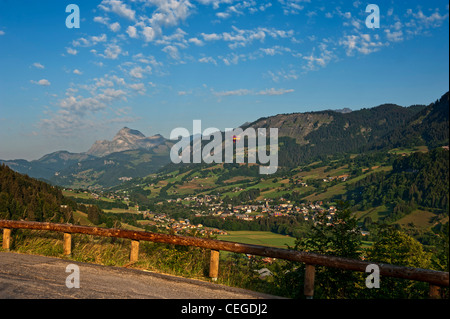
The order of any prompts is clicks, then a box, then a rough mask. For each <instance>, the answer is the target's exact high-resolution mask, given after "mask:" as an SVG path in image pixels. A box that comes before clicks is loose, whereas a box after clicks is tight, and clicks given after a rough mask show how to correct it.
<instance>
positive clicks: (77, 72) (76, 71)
mask: <svg viewBox="0 0 450 319" xmlns="http://www.w3.org/2000/svg"><path fill="white" fill-rule="evenodd" d="M73 73H74V74H76V75H82V74H83V72H81V71H80V70H78V69H75V70H73Z"/></svg>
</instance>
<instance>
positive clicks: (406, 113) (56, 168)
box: [0, 92, 449, 188]
mask: <svg viewBox="0 0 450 319" xmlns="http://www.w3.org/2000/svg"><path fill="white" fill-rule="evenodd" d="M241 127H242V128H243V129H245V128H247V127H252V128H255V129H256V128H278V129H279V143H280V149H279V164H280V166H284V167H295V166H298V165H302V164H305V163H308V162H310V161H312V160H314V159H315V158H317V157H321V156H322V157H323V156H327V155H333V154H338V153H361V152H367V151H373V150H380V149H389V148H396V147H401V146H405V147H406V146H408V147H410V146H418V145H427V146H429V147H435V146H442V145H448V140H449V133H448V130H449V93H448V92H447V93H446V94H444V95H443V96H442V97H441V98H440V99H438V100H437V101H436V102H434V103H431V104H430V105H428V106H425V105H413V106H409V107H402V106H399V105H395V104H384V105H380V106H377V107H373V108H368V109H367V108H364V109H361V110H357V111H351V110H350V109H343V110H335V111H331V110H326V111H319V112H306V113H292V114H278V115H275V116H271V117H265V118H260V119H258V120H256V121H254V122H252V123H245V124H243V125H242V126H241ZM173 143H174V142H172V141H170V140H167V139H165V138H164V137H163V136H161V135H155V136H151V137H146V136H145V135H144V134H142V133H141V132H139V131H137V130H132V129H130V128H127V127H125V128H123V129H121V130H120V131H119V132H118V133H117V134H116V136H115V137H114V138H113V140H112V141H106V140H103V141H96V142H95V143H94V144H93V145H92V147H91V148H90V149H89V150H88V151H87V152H85V153H70V152H67V151H59V152H54V153H51V154H48V155H45V156H43V157H42V158H40V159H38V160H34V161H26V160H11V161H3V160H0V163H5V164H6V165H8V166H9V167H10V168H11V169H13V170H15V171H17V172H19V173H22V174H27V175H29V176H30V177H34V178H38V179H44V180H47V181H49V182H51V183H54V184H57V185H61V186H65V187H81V188H87V187H111V186H115V185H118V184H120V183H121V182H122V181H125V180H128V179H130V178H136V177H145V176H147V175H149V174H152V173H155V172H156V171H158V170H159V169H160V168H162V167H164V166H165V165H167V164H169V162H170V157H169V152H170V147H171V146H172V145H173Z"/></svg>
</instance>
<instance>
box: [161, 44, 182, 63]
mask: <svg viewBox="0 0 450 319" xmlns="http://www.w3.org/2000/svg"><path fill="white" fill-rule="evenodd" d="M162 50H163V51H164V52H166V53H167V54H168V55H169V56H170V57H171V58H172V59H174V60H179V59H180V52H179V51H178V48H177V47H175V46H173V45H168V46H166V47H165V48H164V49H162Z"/></svg>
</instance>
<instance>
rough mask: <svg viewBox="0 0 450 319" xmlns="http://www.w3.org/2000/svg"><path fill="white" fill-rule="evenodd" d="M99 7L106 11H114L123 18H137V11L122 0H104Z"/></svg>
mask: <svg viewBox="0 0 450 319" xmlns="http://www.w3.org/2000/svg"><path fill="white" fill-rule="evenodd" d="M99 8H100V9H102V10H104V11H106V12H114V13H115V14H117V15H119V16H121V17H123V18H126V19H129V20H135V15H136V12H135V11H134V10H132V9H130V8H129V7H128V6H127V5H126V4H124V3H122V1H120V0H103V1H102V2H101V4H100V5H99Z"/></svg>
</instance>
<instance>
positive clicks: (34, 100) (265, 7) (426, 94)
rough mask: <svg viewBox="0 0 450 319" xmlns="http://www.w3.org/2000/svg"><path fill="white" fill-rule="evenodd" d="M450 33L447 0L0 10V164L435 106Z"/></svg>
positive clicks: (11, 6) (106, 4)
mask: <svg viewBox="0 0 450 319" xmlns="http://www.w3.org/2000/svg"><path fill="white" fill-rule="evenodd" d="M71 3H75V4H77V5H78V7H79V9H80V28H72V29H69V28H67V27H66V18H67V16H68V15H69V14H70V13H66V6H67V5H68V4H71ZM369 3H373V4H377V5H378V7H379V9H380V28H378V29H369V28H367V26H366V22H365V21H366V18H367V16H368V15H369V13H366V6H367V5H368V4H369ZM448 22H449V8H448V2H447V1H442V0H440V1H414V0H408V1H371V2H365V1H359V0H356V1H325V0H324V1H317V0H272V1H270V0H258V1H257V0H246V1H237V0H130V1H124V0H123V1H122V0H103V1H102V0H97V1H93V0H71V1H60V0H53V1H50V0H40V1H21V0H14V1H13V0H0V158H1V159H17V158H25V159H37V158H39V157H41V156H43V155H44V154H47V153H50V152H53V151H57V150H68V151H71V152H82V151H86V150H87V149H88V148H89V147H90V146H91V145H92V143H93V142H94V141H95V140H98V139H111V138H112V137H113V136H114V134H115V133H116V132H117V131H118V130H119V129H120V128H122V127H123V126H128V127H130V128H133V129H138V130H140V131H141V132H143V133H144V134H145V135H147V136H150V135H154V134H157V133H161V134H163V135H164V136H165V137H169V134H170V132H171V131H172V129H174V128H177V127H186V128H188V129H190V130H192V121H193V120H196V119H200V120H202V124H203V128H204V129H205V128H207V127H216V128H219V129H220V130H224V129H225V128H232V127H236V126H239V125H240V124H243V123H244V122H247V121H254V120H256V119H258V118H260V117H263V116H270V115H275V114H279V113H292V112H307V111H318V110H324V109H340V108H344V107H348V108H351V109H354V110H356V109H360V108H363V107H373V106H377V105H379V104H383V103H387V102H389V103H396V104H399V105H403V106H409V105H411V104H429V103H431V102H433V101H434V100H436V99H437V98H439V97H440V96H441V95H442V94H444V93H445V92H446V91H448V87H449V82H448V77H449V74H448V73H449V65H448V60H449V42H448V41H449V40H448V38H449V24H448Z"/></svg>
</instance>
